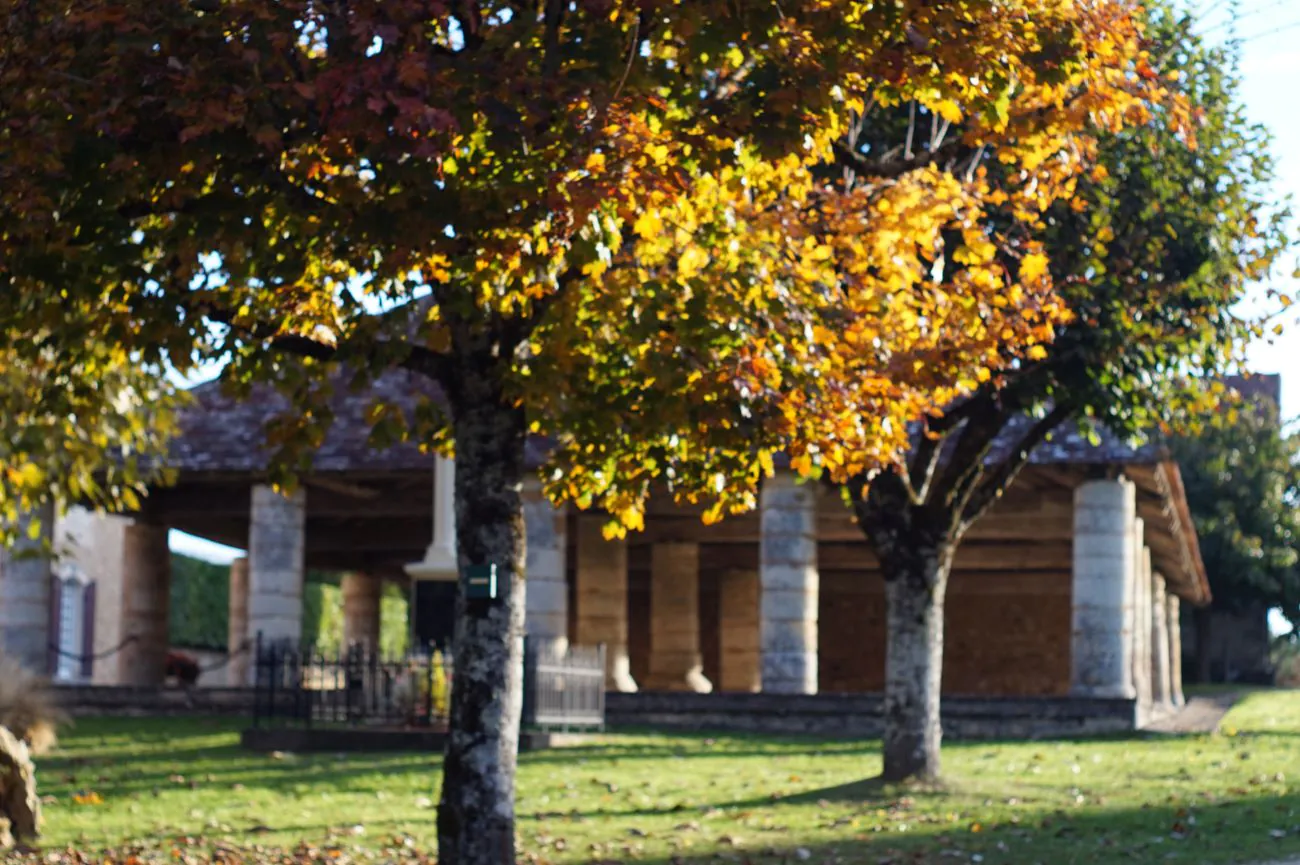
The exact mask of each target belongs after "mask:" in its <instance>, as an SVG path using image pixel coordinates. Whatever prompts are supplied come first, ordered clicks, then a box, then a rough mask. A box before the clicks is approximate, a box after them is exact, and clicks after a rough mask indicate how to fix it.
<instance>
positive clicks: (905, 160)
mask: <svg viewBox="0 0 1300 865" xmlns="http://www.w3.org/2000/svg"><path fill="white" fill-rule="evenodd" d="M831 148H832V150H833V151H834V153H835V162H836V163H837V164H838V165H839V166H840V167H842V168H847V169H849V170H850V171H854V172H856V173H858V174H860V175H863V176H866V177H878V178H893V177H900V176H902V175H904V174H906V173H907V172H909V171H914V170H916V169H918V168H924V167H925V166H927V165H938V164H940V163H943V162H947V161H948V160H950V159H956V158H957V157H958V156H959V155H960V153H961V151H962V142H961V139H959V138H958V139H953V140H952V141H949V142H948V143H947V144H944V145H942V146H940V147H938V148H936V149H934V150H923V151H921V152H919V153H912V154H911V155H910V156H909V155H907V153H906V152H905V151H898V150H892V151H890V152H889V153H888V154H886V155H885V156H883V157H881V158H880V159H872V158H870V157H868V156H866V155H865V154H862V153H859V152H858V151H856V150H853V149H851V148H849V147H847V146H845V144H844V143H843V142H839V141H837V142H835V143H834V144H833V145H831ZM896 153H898V154H900V156H901V158H900V157H899V156H895V154H896Z"/></svg>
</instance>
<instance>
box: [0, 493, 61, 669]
mask: <svg viewBox="0 0 1300 865" xmlns="http://www.w3.org/2000/svg"><path fill="white" fill-rule="evenodd" d="M33 520H36V521H38V522H39V523H40V530H39V534H38V536H37V537H36V538H32V537H31V536H30V535H29V534H28V529H29V528H30V526H31V524H32V521H33ZM18 532H19V534H20V535H21V538H20V539H19V540H18V542H17V543H15V544H14V546H13V547H12V548H11V549H10V550H7V551H0V651H2V652H3V653H4V654H5V655H7V656H8V657H10V658H14V659H15V660H17V661H18V662H19V663H21V664H22V665H23V666H24V667H26V668H27V669H29V670H31V671H33V672H36V673H41V674H45V673H53V672H54V662H55V656H54V653H53V652H52V650H51V648H50V644H51V643H52V642H53V641H54V640H55V639H56V637H57V635H56V634H52V633H50V620H51V618H52V617H53V610H52V609H51V604H52V599H51V596H50V591H51V586H52V584H53V582H54V576H53V569H52V568H51V566H50V558H49V556H48V555H46V553H45V551H44V550H43V548H44V546H45V545H46V544H48V543H50V542H51V539H52V538H53V537H54V507H53V505H44V506H41V507H39V508H37V509H36V510H35V511H33V512H32V514H30V515H29V516H26V517H23V518H20V520H19V523H18Z"/></svg>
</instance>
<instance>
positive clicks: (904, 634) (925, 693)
mask: <svg viewBox="0 0 1300 865" xmlns="http://www.w3.org/2000/svg"><path fill="white" fill-rule="evenodd" d="M855 508H856V511H857V515H858V521H859V523H860V524H861V526H862V529H863V531H864V532H865V533H866V535H867V537H868V538H869V539H870V540H871V542H872V545H873V546H875V548H876V555H877V556H878V557H879V558H880V568H881V571H882V573H883V575H884V578H885V616H886V619H885V627H886V637H885V707H884V714H885V717H884V721H885V735H884V745H883V748H884V761H885V767H884V773H883V774H884V778H885V780H887V781H902V780H905V779H909V778H916V779H921V780H934V779H936V778H938V777H939V743H940V741H941V740H942V738H943V728H942V726H941V724H940V721H939V689H940V682H941V680H942V677H943V599H944V592H945V591H946V590H947V588H948V573H949V571H950V570H951V569H952V555H953V551H954V550H955V549H956V547H957V542H958V537H957V528H956V525H955V520H954V519H953V518H952V515H951V513H949V512H948V511H947V510H945V509H944V508H942V507H934V506H926V505H918V504H916V503H915V502H913V501H912V500H911V497H910V496H909V495H908V492H907V490H906V488H905V487H904V486H903V484H902V483H901V481H900V480H899V479H898V478H897V477H895V476H893V475H888V474H887V475H882V476H881V477H879V478H877V479H876V481H875V483H873V484H872V486H871V488H870V490H869V491H868V493H867V496H866V499H865V500H862V501H859V502H858V503H857V504H856V505H855Z"/></svg>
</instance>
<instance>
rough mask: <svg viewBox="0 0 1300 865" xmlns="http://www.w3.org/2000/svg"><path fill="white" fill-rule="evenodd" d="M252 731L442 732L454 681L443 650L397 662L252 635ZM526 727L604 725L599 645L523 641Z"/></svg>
mask: <svg viewBox="0 0 1300 865" xmlns="http://www.w3.org/2000/svg"><path fill="white" fill-rule="evenodd" d="M252 663H253V668H254V670H255V676H254V680H253V682H254V684H253V726H254V727H263V726H266V727H272V726H296V727H312V726H321V727H339V726H344V727H362V726H365V727H389V728H392V727H425V728H435V729H437V728H443V727H445V726H446V723H447V713H448V711H449V709H450V707H451V691H452V682H453V679H454V676H453V671H452V655H451V652H450V651H445V650H442V649H439V648H438V647H436V646H428V647H426V648H424V649H423V650H420V651H417V652H414V653H411V654H409V655H407V656H405V657H400V658H384V657H383V656H382V655H381V654H380V653H379V652H378V650H376V649H373V648H369V647H366V646H361V645H356V646H352V647H349V648H348V649H346V650H344V651H342V652H339V653H337V654H333V655H327V654H324V653H322V652H319V651H317V650H315V649H311V648H301V647H297V646H293V645H287V644H285V643H282V642H279V643H277V642H271V641H264V640H262V639H261V637H260V636H259V638H258V640H257V642H256V645H255V649H254V657H253V661H252ZM523 721H524V724H525V726H529V727H538V728H542V729H566V730H567V729H592V728H602V727H603V726H604V723H605V648H604V646H595V647H587V646H569V645H567V641H562V640H561V641H556V640H542V639H535V638H529V639H528V640H526V641H525V651H524V717H523Z"/></svg>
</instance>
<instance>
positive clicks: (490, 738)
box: [438, 375, 526, 865]
mask: <svg viewBox="0 0 1300 865" xmlns="http://www.w3.org/2000/svg"><path fill="white" fill-rule="evenodd" d="M457 391H458V392H457V394H456V399H455V405H454V408H453V412H454V431H455V438H456V534H457V550H458V554H459V567H460V580H459V585H460V590H459V592H458V596H457V618H456V638H455V649H454V659H455V660H454V667H453V685H452V696H451V717H450V719H449V731H448V738H447V750H446V759H445V761H444V764H443V779H442V796H441V800H440V802H439V805H438V861H439V862H440V863H441V865H506V863H509V865H514V863H515V826H514V823H515V815H514V800H515V762H516V756H517V753H518V746H519V724H520V712H521V708H522V705H523V633H524V579H523V578H524V555H525V549H524V543H525V541H524V516H523V498H522V482H523V475H524V470H525V467H524V444H525V435H526V425H525V420H524V414H523V411H522V410H521V409H519V408H516V407H513V406H511V405H510V403H509V402H508V401H507V399H506V398H505V396H504V394H503V392H502V390H501V388H500V387H499V385H497V384H496V383H494V382H492V380H491V378H490V377H489V376H484V377H482V378H476V377H475V376H474V375H467V376H466V377H465V378H464V379H462V380H461V381H460V382H458V383H457ZM487 564H493V565H496V573H497V593H498V598H497V599H496V600H477V599H476V600H470V599H468V598H467V597H466V588H467V585H468V578H467V571H466V569H467V567H468V566H470V565H487Z"/></svg>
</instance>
